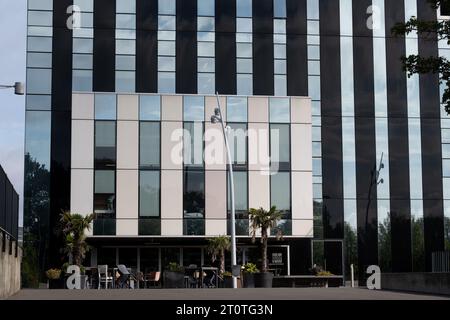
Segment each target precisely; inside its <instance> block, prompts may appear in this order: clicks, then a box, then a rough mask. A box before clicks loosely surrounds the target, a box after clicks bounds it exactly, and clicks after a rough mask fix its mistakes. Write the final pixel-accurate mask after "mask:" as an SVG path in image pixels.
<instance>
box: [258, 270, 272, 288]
mask: <svg viewBox="0 0 450 320" xmlns="http://www.w3.org/2000/svg"><path fill="white" fill-rule="evenodd" d="M254 279H255V288H272V284H273V273H271V272H264V273H255V274H254Z"/></svg>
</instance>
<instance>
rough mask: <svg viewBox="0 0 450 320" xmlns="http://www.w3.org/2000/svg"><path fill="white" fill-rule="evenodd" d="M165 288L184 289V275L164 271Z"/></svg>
mask: <svg viewBox="0 0 450 320" xmlns="http://www.w3.org/2000/svg"><path fill="white" fill-rule="evenodd" d="M164 287H165V288H184V273H181V272H173V271H164Z"/></svg>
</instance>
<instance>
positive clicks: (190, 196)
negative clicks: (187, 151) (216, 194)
mask: <svg viewBox="0 0 450 320" xmlns="http://www.w3.org/2000/svg"><path fill="white" fill-rule="evenodd" d="M183 208H184V209H183V211H184V212H183V218H184V223H183V234H184V235H204V234H205V172H204V171H203V170H198V171H197V170H185V171H184V195H183Z"/></svg>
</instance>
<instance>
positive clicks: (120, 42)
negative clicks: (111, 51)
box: [116, 0, 136, 92]
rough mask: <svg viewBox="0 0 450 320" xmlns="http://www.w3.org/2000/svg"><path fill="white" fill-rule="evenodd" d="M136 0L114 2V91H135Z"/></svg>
mask: <svg viewBox="0 0 450 320" xmlns="http://www.w3.org/2000/svg"><path fill="white" fill-rule="evenodd" d="M135 78H136V0H128V1H125V0H116V91H117V92H135V90H136V84H135V83H136V81H135Z"/></svg>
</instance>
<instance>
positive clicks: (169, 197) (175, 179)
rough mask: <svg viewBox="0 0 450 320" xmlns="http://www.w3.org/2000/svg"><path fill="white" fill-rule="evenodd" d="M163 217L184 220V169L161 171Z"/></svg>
mask: <svg viewBox="0 0 450 320" xmlns="http://www.w3.org/2000/svg"><path fill="white" fill-rule="evenodd" d="M161 219H162V220H164V219H180V220H181V221H182V220H183V171H182V170H162V171H161ZM181 234H183V230H181Z"/></svg>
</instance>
